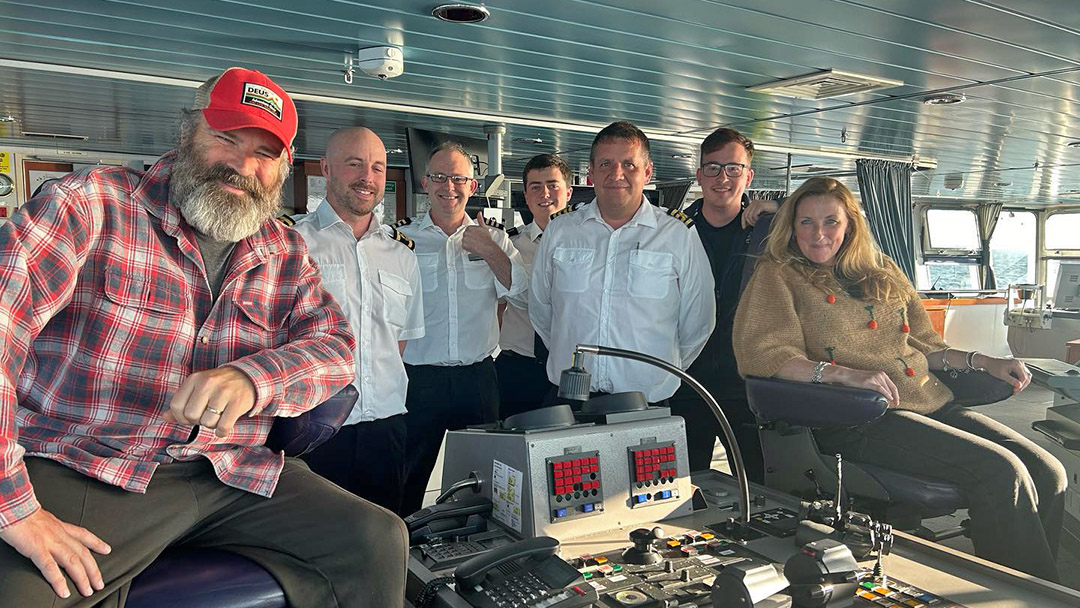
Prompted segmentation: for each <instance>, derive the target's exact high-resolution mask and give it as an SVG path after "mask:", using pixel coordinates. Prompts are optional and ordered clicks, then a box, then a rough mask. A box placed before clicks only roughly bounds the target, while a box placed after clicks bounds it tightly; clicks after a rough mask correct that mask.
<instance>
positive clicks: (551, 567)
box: [454, 536, 600, 608]
mask: <svg viewBox="0 0 1080 608" xmlns="http://www.w3.org/2000/svg"><path fill="white" fill-rule="evenodd" d="M558 550H559V541H557V540H555V539H554V538H551V537H548V536H539V537H536V538H530V539H528V540H522V541H518V542H516V543H512V544H509V545H506V546H504V547H499V548H498V549H494V550H492V551H489V552H487V553H485V554H483V555H478V556H476V557H474V558H472V559H470V560H469V561H467V562H465V563H463V564H461V565H460V566H458V567H457V571H456V572H454V579H455V583H456V584H457V591H458V593H459V594H460V595H461V596H462V597H464V598H465V600H466V601H468V602H469V604H471V605H473V606H475V607H476V608H502V607H505V606H513V607H515V608H533V607H539V606H544V607H550V608H580V607H584V606H589V605H590V604H592V603H594V602H598V601H600V598H599V597H598V596H597V593H596V590H595V589H593V588H592V586H590V585H586V584H584V579H583V578H582V576H581V573H580V572H578V571H577V569H576V568H574V567H573V566H571V565H570V564H568V563H566V562H564V561H563V560H562V559H560V558H559V556H558V555H556V552H557V551H558Z"/></svg>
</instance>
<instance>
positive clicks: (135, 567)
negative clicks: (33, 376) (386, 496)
mask: <svg viewBox="0 0 1080 608" xmlns="http://www.w3.org/2000/svg"><path fill="white" fill-rule="evenodd" d="M25 460H26V468H27V471H28V472H29V476H30V479H31V481H32V483H33V484H34V492H35V494H36V495H37V498H38V500H39V501H40V502H41V505H42V507H43V508H45V509H46V510H48V511H49V512H51V513H52V514H53V515H55V516H56V517H57V518H59V519H60V520H62V521H65V522H68V523H72V524H75V525H79V526H82V527H84V528H86V529H87V530H90V531H91V532H93V533H94V534H96V535H97V536H98V537H100V538H101V539H102V540H104V541H105V542H107V543H109V545H110V546H111V547H112V552H110V553H109V554H108V555H98V554H96V553H95V554H93V557H94V560H95V561H96V562H97V564H98V566H99V567H100V569H101V574H102V578H103V579H104V581H105V588H104V589H102V590H101V591H96V592H95V593H94V594H93V595H91V596H90V597H82V596H81V595H80V594H79V592H78V591H77V590H76V589H75V586H74V585H73V584H72V583H71V580H70V579H68V589H69V590H70V591H71V595H70V596H69V597H68V599H66V600H64V599H60V598H59V597H57V595H56V593H55V592H53V590H52V589H51V588H50V587H49V584H48V583H47V582H45V578H44V577H43V576H42V575H41V573H40V572H39V571H38V569H37V567H35V566H34V564H33V563H32V562H31V561H30V560H28V559H26V558H25V557H23V556H22V555H20V554H19V553H17V552H16V551H15V549H13V548H12V547H10V546H8V545H7V544H6V543H2V542H0V605H3V606H5V607H6V606H12V607H15V606H18V607H19V608H23V607H26V608H30V607H38V606H52V607H53V608H89V607H91V606H94V607H98V608H101V607H105V608H122V606H123V605H124V602H126V601H127V595H128V589H129V588H130V586H131V581H132V579H133V578H135V576H136V575H138V574H139V573H140V572H142V571H143V570H145V569H146V567H147V566H149V565H150V563H151V562H153V561H154V558H156V557H157V556H158V555H159V554H160V553H161V551H162V550H164V549H165V548H166V547H174V546H179V547H208V548H214V549H223V550H226V551H230V552H232V553H237V554H239V555H242V556H244V557H247V558H249V559H251V560H252V561H254V562H256V563H258V564H259V565H260V566H262V567H263V568H265V569H266V570H268V571H269V572H270V574H271V575H273V577H274V578H275V579H277V581H278V583H279V584H280V585H281V587H282V589H283V590H284V591H285V598H286V600H287V601H288V603H289V606H294V607H296V608H325V607H327V606H335V607H337V608H350V607H351V608H370V607H372V606H380V607H382V606H386V607H393V606H397V607H400V606H402V605H403V604H404V601H405V573H406V565H405V560H406V552H407V551H408V549H409V539H408V536H407V535H406V533H405V524H404V523H402V521H401V520H400V519H399V518H398V517H397V516H396V515H394V514H393V513H390V512H389V511H387V510H386V509H383V508H381V507H377V506H375V505H373V504H371V503H369V502H367V501H366V500H363V499H361V498H357V497H356V496H353V495H352V494H350V493H348V492H346V491H345V490H343V489H341V488H339V487H337V486H336V485H334V484H332V483H330V482H329V481H327V480H325V479H323V478H322V477H319V476H318V475H316V474H315V473H313V472H311V470H309V469H308V467H307V465H306V464H304V463H303V462H301V461H300V460H298V459H296V458H286V459H285V468H284V470H282V472H281V478H280V480H279V481H278V485H277V488H276V489H275V490H274V495H273V496H272V497H271V498H264V497H262V496H256V495H255V494H251V493H249V492H244V491H243V490H238V489H236V488H231V487H229V486H227V485H225V484H223V483H221V481H219V480H218V479H217V477H215V476H214V469H213V466H212V465H211V464H210V461H208V460H205V459H203V458H200V459H198V460H194V461H190V462H174V463H169V464H162V465H160V466H158V468H157V471H156V472H155V473H154V477H153V479H151V480H150V485H149V487H147V488H146V492H145V493H143V494H140V493H137V492H127V491H124V490H122V489H120V488H118V487H116V486H112V485H109V484H106V483H103V482H100V481H98V480H96V479H92V478H90V477H87V476H85V475H83V474H81V473H78V472H76V471H74V470H72V469H69V468H67V467H65V466H64V465H62V464H59V463H56V462H53V461H51V460H45V459H43V458H34V457H28V458H26V459H25Z"/></svg>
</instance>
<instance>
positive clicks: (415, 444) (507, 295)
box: [399, 142, 528, 515]
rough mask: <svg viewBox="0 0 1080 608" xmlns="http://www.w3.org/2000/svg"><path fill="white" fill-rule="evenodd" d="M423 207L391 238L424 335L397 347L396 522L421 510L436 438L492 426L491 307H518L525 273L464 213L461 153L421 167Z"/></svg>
mask: <svg viewBox="0 0 1080 608" xmlns="http://www.w3.org/2000/svg"><path fill="white" fill-rule="evenodd" d="M421 183H422V185H423V187H424V189H425V190H426V191H427V194H428V198H429V199H430V200H431V208H430V209H429V210H428V212H427V213H426V214H424V216H423V217H422V218H421V219H419V220H418V221H403V222H399V223H400V224H402V225H401V226H400V227H399V230H400V231H401V232H402V233H403V234H405V235H406V236H408V237H409V238H411V239H412V240H413V242H414V243H415V252H416V259H417V261H418V262H419V264H420V282H421V284H422V285H423V289H424V326H425V328H426V329H425V331H426V333H425V335H424V337H423V338H420V339H417V340H410V341H409V342H408V345H406V347H405V354H404V360H405V371H406V372H407V373H408V375H409V391H408V396H407V398H406V402H405V407H406V409H408V412H409V413H408V414H407V415H406V417H405V424H406V429H407V431H406V446H407V448H408V449H407V451H406V457H405V489H404V494H403V496H402V507H401V513H402V515H408V514H409V513H412V512H414V511H417V510H419V509H420V508H421V506H422V505H423V499H424V490H425V489H426V488H427V483H428V478H429V477H430V476H431V471H432V469H434V468H435V460H436V458H437V457H438V454H439V446H440V445H441V443H442V438H443V433H444V432H445V431H447V430H449V429H459V428H464V427H465V426H467V425H470V424H479V423H483V422H491V421H494V420H496V419H497V418H498V411H499V385H498V381H497V379H496V375H495V364H494V363H493V362H492V359H491V354H492V353H493V352H494V351H495V347H496V346H497V345H498V343H499V322H498V316H497V314H496V310H497V307H498V302H499V299H500V298H502V299H505V300H507V301H508V302H510V303H511V304H512V305H515V306H525V305H526V302H527V300H526V298H527V296H526V292H527V291H528V285H527V283H528V274H527V272H526V270H525V266H524V264H522V262H521V257H520V256H519V255H518V253H517V251H516V250H515V249H514V246H513V244H511V243H510V238H509V237H508V236H507V235H506V232H504V231H503V230H502V229H501V228H499V227H492V226H488V225H487V224H486V223H485V222H484V220H483V217H482V215H481V214H479V213H478V214H477V216H476V219H473V218H470V217H469V216H468V215H466V213H465V204H466V203H467V202H468V200H469V196H470V195H472V194H473V192H475V191H476V188H477V183H476V180H475V179H473V165H472V161H471V160H470V159H469V157H468V155H467V154H466V152H465V150H464V148H462V146H461V144H459V143H456V142H446V143H444V144H440V145H439V146H438V147H436V148H435V149H434V150H433V151H432V153H431V156H430V157H429V158H428V163H427V167H426V169H425V171H424V178H423V179H422V180H421Z"/></svg>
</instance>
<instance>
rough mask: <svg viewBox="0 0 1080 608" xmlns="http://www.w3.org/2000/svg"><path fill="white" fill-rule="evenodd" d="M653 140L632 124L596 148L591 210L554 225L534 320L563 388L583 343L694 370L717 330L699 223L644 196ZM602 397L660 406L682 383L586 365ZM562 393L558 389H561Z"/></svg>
mask: <svg viewBox="0 0 1080 608" xmlns="http://www.w3.org/2000/svg"><path fill="white" fill-rule="evenodd" d="M652 172H653V165H652V161H651V160H650V157H649V140H648V139H647V138H646V137H645V134H644V133H642V132H641V130H640V129H638V128H637V127H635V126H634V125H633V124H631V123H629V122H616V123H612V124H611V125H608V126H607V127H605V128H604V129H603V130H602V131H600V133H598V134H597V136H596V138H595V139H594V140H593V144H592V150H591V152H590V154H589V174H590V176H591V177H592V181H593V184H594V188H595V193H596V198H595V200H594V201H593V203H591V204H588V205H582V206H580V207H578V208H577V209H576V210H572V209H571V208H567V209H566V210H564V211H563V212H561V213H557V214H555V216H554V217H552V220H551V223H550V224H548V227H547V230H545V231H544V238H543V239H541V241H540V247H539V249H537V251H536V260H535V264H534V266H533V276H532V289H531V291H530V296H529V317H530V318H531V319H532V322H533V327H535V328H536V332H537V333H538V334H539V335H540V337H541V338H542V339H543V340H544V342H545V343H546V344H547V345H548V348H549V349H550V351H551V353H550V356H549V357H548V364H547V373H548V379H549V380H550V381H551V382H552V383H553V384H557V383H558V381H559V375H560V373H561V372H562V370H563V369H564V368H565V367H567V366H568V365H569V363H570V360H571V353H572V352H573V350H574V347H575V346H576V345H577V344H579V343H589V344H600V345H603V346H613V347H617V348H624V349H628V350H634V351H639V352H642V353H646V354H649V355H652V356H654V357H658V358H660V359H663V360H665V361H667V362H669V363H671V364H672V365H676V366H679V367H681V368H683V369H685V368H687V367H688V366H689V365H690V363H692V362H693V361H694V359H695V358H696V357H697V356H698V354H699V353H700V352H701V349H702V347H704V346H705V341H706V340H708V338H709V334H711V333H712V330H713V326H714V325H715V323H716V318H715V308H716V303H715V300H714V298H713V278H712V273H711V272H710V270H709V260H708V258H707V257H706V255H705V249H704V248H703V247H702V245H701V239H700V238H699V237H698V234H697V231H695V230H693V229H691V228H690V225H691V224H692V223H693V222H692V221H691V220H690V219H689V218H688V217H686V216H685V215H683V214H682V213H681V212H679V211H677V210H673V211H665V210H664V209H662V208H659V207H655V206H653V205H652V204H650V203H649V202H648V200H646V198H645V196H644V187H645V184H647V183H648V182H649V180H650V179H652ZM584 363H585V367H586V369H588V370H589V372H590V373H591V374H592V386H591V388H592V391H593V392H594V393H617V392H624V391H641V392H642V393H644V394H645V398H646V400H648V401H649V402H650V403H657V402H662V401H664V400H666V399H668V398H669V397H671V395H672V394H674V393H675V389H677V388H678V387H679V379H678V378H676V377H674V376H672V375H671V374H669V373H667V372H665V371H663V370H660V369H657V368H655V367H653V366H651V365H647V364H644V363H640V362H636V361H629V360H625V359H616V358H612V357H597V356H594V355H590V356H588V357H586V358H585V361H584ZM553 388H554V387H553Z"/></svg>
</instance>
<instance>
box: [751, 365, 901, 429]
mask: <svg viewBox="0 0 1080 608" xmlns="http://www.w3.org/2000/svg"><path fill="white" fill-rule="evenodd" d="M746 400H747V402H749V404H750V410H751V411H753V412H754V416H756V417H757V419H758V421H759V422H786V423H788V424H792V425H797V426H810V427H845V426H858V425H860V424H865V423H867V422H870V421H872V420H876V419H878V418H880V417H881V416H883V415H884V414H885V410H887V409H888V408H889V404H888V401H886V400H885V396H884V395H882V394H881V393H879V392H877V391H872V390H869V389H864V388H851V387H848V386H838V385H835V384H814V383H812V382H795V381H793V380H780V379H777V378H755V377H753V376H749V377H747V378H746Z"/></svg>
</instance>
